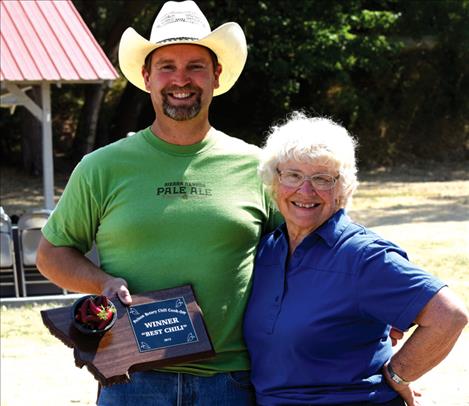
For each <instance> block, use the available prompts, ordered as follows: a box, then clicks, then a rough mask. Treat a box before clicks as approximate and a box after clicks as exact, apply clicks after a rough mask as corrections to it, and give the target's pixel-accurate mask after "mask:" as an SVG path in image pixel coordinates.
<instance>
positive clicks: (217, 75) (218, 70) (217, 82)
mask: <svg viewBox="0 0 469 406" xmlns="http://www.w3.org/2000/svg"><path fill="white" fill-rule="evenodd" d="M222 70H223V69H222V67H221V65H220V64H218V65H217V67H216V69H215V72H214V74H215V86H214V87H215V89H218V88H219V87H220V75H221V71H222Z"/></svg>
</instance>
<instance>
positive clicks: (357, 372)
mask: <svg viewBox="0 0 469 406" xmlns="http://www.w3.org/2000/svg"><path fill="white" fill-rule="evenodd" d="M443 286H445V284H444V283H443V282H441V281H440V280H438V279H437V278H435V277H433V276H431V275H430V274H428V273H427V272H425V271H423V270H422V269H420V268H418V267H416V266H415V265H413V264H411V263H410V262H409V261H408V259H407V255H406V253H405V252H404V251H403V250H402V249H400V248H399V247H398V246H396V245H394V244H392V243H391V242H389V241H386V240H384V239H382V238H380V237H379V236H378V235H376V234H374V233H373V232H371V231H370V230H367V229H366V228H364V227H363V226H360V225H358V224H355V223H353V222H351V220H350V219H349V218H348V216H347V215H346V214H345V212H344V211H343V210H340V211H339V212H337V213H336V214H335V215H334V216H333V217H331V218H330V219H329V221H327V222H326V223H325V224H323V225H322V226H321V227H320V228H318V229H317V230H315V231H314V232H313V233H311V234H310V235H309V236H307V237H306V238H305V239H304V240H303V241H302V243H301V244H300V245H299V246H298V247H297V249H296V250H295V252H294V254H293V255H292V256H291V257H289V256H288V240H287V232H286V227H285V225H282V226H280V227H279V228H277V229H276V230H275V231H274V232H273V233H270V234H268V235H266V236H265V237H264V239H263V240H262V242H261V244H260V246H259V249H258V255H257V260H256V266H255V271H254V280H253V287H252V293H251V298H250V301H249V304H248V308H247V311H246V314H245V319H244V338H245V341H246V344H247V346H248V350H249V354H250V356H251V368H252V375H251V378H252V382H253V384H254V387H255V389H256V396H257V401H258V403H259V404H261V405H305V404H309V405H329V404H341V405H342V404H347V403H354V402H364V401H367V402H373V403H384V402H387V401H389V400H391V399H393V398H394V397H396V393H395V392H394V391H393V390H392V389H391V388H390V387H389V386H388V385H387V384H386V383H385V380H384V378H383V376H382V375H381V368H382V366H383V364H384V363H385V362H386V361H387V360H388V359H389V358H390V357H391V355H392V348H391V340H390V338H389V330H390V326H391V325H392V326H395V327H397V328H399V329H401V330H407V329H408V328H409V327H410V325H411V323H412V322H413V321H414V320H415V318H416V316H417V315H418V313H419V312H420V311H421V310H422V308H423V307H424V306H425V304H426V303H427V302H428V301H429V300H430V299H431V298H432V297H433V295H435V293H437V292H438V291H439V290H440V289H441V288H442V287H443Z"/></svg>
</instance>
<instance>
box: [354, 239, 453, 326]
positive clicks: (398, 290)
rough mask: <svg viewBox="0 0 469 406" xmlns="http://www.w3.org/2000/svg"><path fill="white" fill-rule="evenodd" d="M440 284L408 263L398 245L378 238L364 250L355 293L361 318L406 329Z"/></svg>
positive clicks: (440, 282) (441, 283)
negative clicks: (368, 318)
mask: <svg viewBox="0 0 469 406" xmlns="http://www.w3.org/2000/svg"><path fill="white" fill-rule="evenodd" d="M444 286H446V285H445V284H444V283H443V282H442V281H440V280H439V279H438V278H436V277H434V276H432V275H431V274H429V273H428V272H426V271H424V270H423V269H421V268H419V267H417V266H416V265H414V264H412V263H411V262H409V260H408V259H407V255H406V253H405V252H404V251H402V250H401V249H400V248H399V247H397V246H395V245H393V244H391V243H389V242H387V241H382V240H378V241H374V242H373V243H371V244H369V245H368V246H367V247H366V248H365V249H364V253H363V255H362V258H361V265H360V269H359V272H357V278H356V286H355V294H356V298H357V301H358V307H359V309H360V311H361V313H362V314H363V315H364V316H365V317H370V318H373V319H376V320H379V321H381V322H383V323H386V324H390V325H392V326H394V327H397V328H399V329H401V330H407V329H408V328H409V327H410V326H411V324H412V323H413V321H414V320H415V318H416V317H417V315H418V314H419V313H420V311H421V310H422V309H423V308H424V307H425V305H426V304H427V303H428V301H429V300H430V299H431V298H432V297H433V296H434V295H435V294H436V293H437V292H438V291H439V290H440V289H441V288H442V287H444Z"/></svg>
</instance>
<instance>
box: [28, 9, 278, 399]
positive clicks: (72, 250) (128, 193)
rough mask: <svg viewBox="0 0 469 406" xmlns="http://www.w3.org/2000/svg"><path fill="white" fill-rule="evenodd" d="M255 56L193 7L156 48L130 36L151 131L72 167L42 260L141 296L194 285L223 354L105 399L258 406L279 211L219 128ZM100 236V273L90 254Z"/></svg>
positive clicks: (157, 33)
mask: <svg viewBox="0 0 469 406" xmlns="http://www.w3.org/2000/svg"><path fill="white" fill-rule="evenodd" d="M246 56H247V47H246V40H245V37H244V34H243V31H242V29H241V28H240V27H239V25H238V24H236V23H233V22H230V23H226V24H224V25H222V26H221V27H219V28H218V29H216V30H214V31H210V27H209V24H208V22H207V20H206V18H205V16H204V15H203V14H202V12H201V11H200V9H199V8H198V7H197V5H196V4H195V3H194V2H192V1H185V2H181V3H176V2H167V3H165V4H164V5H163V7H162V9H161V11H160V12H159V14H158V16H157V17H156V19H155V22H154V24H153V28H152V32H151V36H150V40H149V41H147V40H145V39H144V38H143V37H141V36H140V35H139V34H137V33H136V32H135V31H134V30H133V29H132V28H128V29H127V30H126V31H125V32H124V34H123V36H122V39H121V43H120V49H119V64H120V67H121V70H122V72H123V73H124V75H125V76H126V77H127V79H128V80H129V81H130V82H132V83H133V84H135V85H136V86H137V87H139V88H141V89H142V90H145V91H147V92H149V93H150V96H151V100H152V104H153V107H154V110H155V115H156V118H155V121H154V122H153V124H152V125H151V127H149V128H147V129H144V130H142V131H139V132H137V133H136V134H134V135H132V136H131V137H128V138H126V139H124V140H120V141H118V142H116V143H114V144H111V145H108V146H106V147H104V148H101V149H99V150H97V151H95V152H93V153H91V154H89V155H88V156H86V157H84V159H83V160H82V161H81V162H80V163H79V164H78V166H77V167H76V168H75V170H74V172H73V174H72V176H71V178H70V181H69V183H68V185H67V187H66V189H65V191H64V193H63V196H62V198H61V199H60V202H59V203H58V205H57V208H56V209H55V210H54V213H53V214H52V216H51V218H50V220H49V221H48V223H47V225H46V226H45V227H44V229H43V238H42V240H41V243H40V246H39V250H38V260H37V264H38V267H39V269H40V271H41V272H42V273H43V274H44V275H45V276H46V277H47V278H49V279H50V280H51V281H53V282H54V283H56V284H58V285H60V286H62V287H64V288H66V289H69V290H72V291H79V292H87V293H96V294H105V295H107V296H113V295H114V294H116V293H117V294H118V296H119V298H120V299H121V301H122V302H123V303H125V304H130V303H131V302H132V298H131V294H132V293H140V292H143V291H150V290H156V289H163V288H169V287H175V286H179V285H183V284H187V283H190V284H192V286H193V287H194V290H195V293H196V296H197V298H198V302H199V304H200V306H201V308H202V310H203V312H204V318H205V322H206V325H207V329H208V332H209V334H210V336H211V339H212V342H213V345H214V348H215V351H216V353H217V355H216V357H215V358H213V359H209V360H206V361H198V362H197V361H196V362H192V363H184V364H178V365H177V366H173V367H168V368H164V370H160V371H158V372H156V371H148V372H139V373H135V374H133V375H132V376H131V382H130V383H129V384H123V385H113V386H110V387H105V388H103V389H102V391H101V393H100V397H99V403H98V404H100V405H111V404H112V405H119V404H121V405H123V404H128V405H139V406H142V405H146V404H151V405H154V404H157V405H166V404H168V405H173V404H188V405H189V404H190V405H209V404H216V405H245V404H250V403H251V402H252V403H253V395H252V392H251V387H250V384H249V375H248V372H247V371H248V369H249V360H248V355H247V352H246V349H245V346H244V343H243V340H242V329H241V324H242V315H243V312H244V309H245V305H246V302H247V296H248V293H249V288H250V284H251V273H252V265H253V260H254V255H255V248H256V245H257V243H258V241H259V238H260V237H261V235H262V234H263V233H264V232H266V231H268V230H269V229H271V228H272V227H273V225H274V224H273V223H274V221H275V216H274V215H273V212H274V211H273V210H272V208H271V206H270V201H269V199H268V198H267V196H266V195H265V194H264V190H263V187H262V185H261V183H260V181H259V180H258V177H257V174H256V167H257V162H258V149H257V148H256V147H254V146H251V145H248V144H246V143H244V142H243V141H241V140H238V139H235V138H232V137H229V136H227V135H225V134H223V133H221V132H219V131H217V130H215V129H214V128H212V127H211V126H210V123H209V120H208V112H209V106H210V103H211V100H212V97H213V96H214V95H215V96H216V95H219V94H222V93H224V92H226V91H228V90H229V89H230V88H231V87H232V86H233V85H234V83H235V82H236V80H237V79H238V77H239V75H240V74H241V71H242V69H243V67H244V64H245V61H246ZM94 241H95V242H96V244H97V247H98V250H99V254H100V261H101V266H100V268H98V267H96V266H95V265H93V264H92V263H91V262H90V261H88V260H87V259H86V257H85V256H84V253H85V252H87V251H88V250H89V249H90V248H91V246H92V244H93V242H94Z"/></svg>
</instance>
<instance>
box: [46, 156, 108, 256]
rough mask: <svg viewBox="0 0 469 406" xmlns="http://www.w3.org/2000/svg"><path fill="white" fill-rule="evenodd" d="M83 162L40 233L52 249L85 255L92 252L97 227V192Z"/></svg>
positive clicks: (76, 169)
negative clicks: (52, 246) (69, 250)
mask: <svg viewBox="0 0 469 406" xmlns="http://www.w3.org/2000/svg"><path fill="white" fill-rule="evenodd" d="M86 166H87V165H86V161H84V160H82V161H81V162H80V163H79V164H78V165H77V167H76V168H75V169H74V171H73V172H72V175H71V177H70V179H69V181H68V183H67V186H66V187H65V190H64V192H63V194H62V196H61V198H60V200H59V202H58V204H57V206H56V208H55V209H54V211H53V212H52V214H51V216H50V218H49V220H48V221H47V223H46V225H45V226H44V227H43V229H42V233H43V235H44V237H45V238H46V239H47V240H48V241H49V242H50V243H51V244H53V245H55V246H66V247H74V248H77V249H78V250H79V251H81V252H83V253H85V252H87V251H89V250H90V249H91V246H92V244H93V241H94V239H95V235H96V231H97V228H98V224H99V209H98V207H99V206H98V203H97V200H96V194H97V193H96V191H93V190H92V186H91V182H90V181H89V178H92V177H93V176H89V175H88V176H87V168H86Z"/></svg>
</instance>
